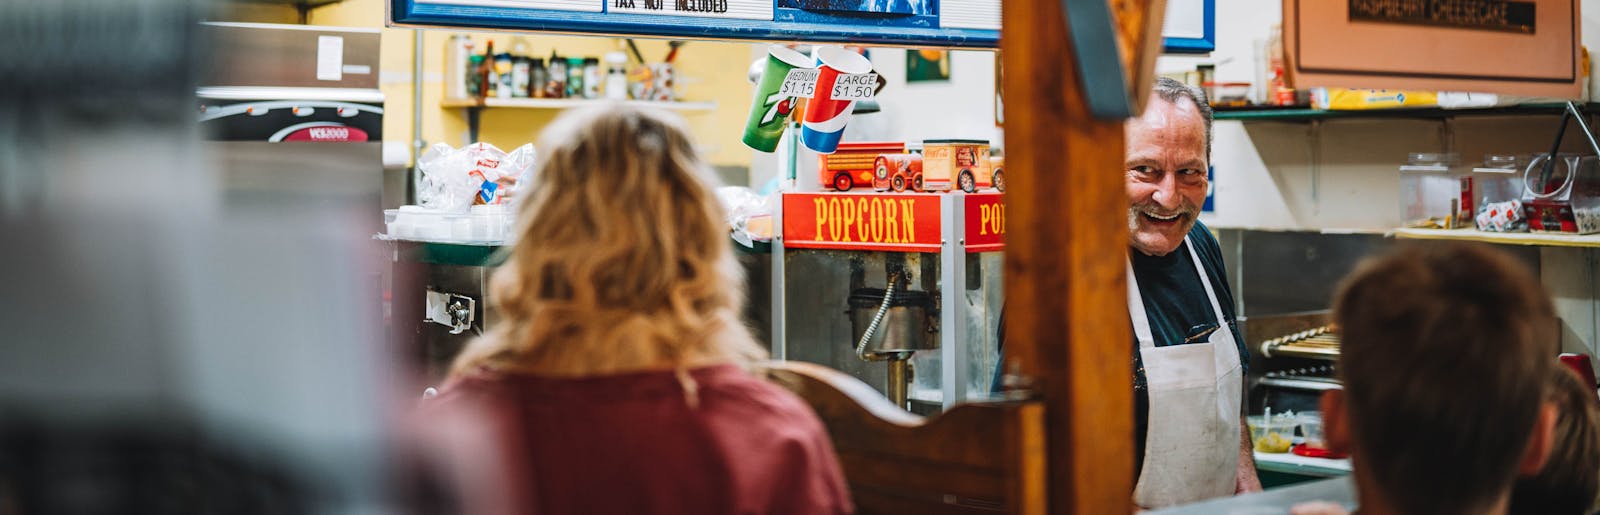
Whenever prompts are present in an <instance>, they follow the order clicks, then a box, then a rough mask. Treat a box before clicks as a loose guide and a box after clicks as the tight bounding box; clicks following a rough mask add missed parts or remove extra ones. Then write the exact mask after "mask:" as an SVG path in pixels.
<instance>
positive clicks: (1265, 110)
mask: <svg viewBox="0 0 1600 515" xmlns="http://www.w3.org/2000/svg"><path fill="white" fill-rule="evenodd" d="M1597 106H1600V104H1592V103H1591V104H1583V106H1582V108H1583V109H1584V110H1586V111H1593V110H1594V109H1595V108H1596V107H1597ZM1564 109H1566V104H1565V103H1560V102H1552V103H1538V104H1522V105H1515V106H1503V107H1487V108H1477V109H1440V108H1437V107H1429V108H1417V109H1368V110H1362V111H1331V110H1325V109H1310V108H1305V107H1294V108H1272V107H1252V108H1240V109H1228V108H1218V109H1216V111H1215V112H1214V116H1213V118H1214V119H1217V120H1241V121H1281V122H1299V121H1313V120H1327V119H1333V118H1425V119H1437V118H1452V117H1457V116H1506V115H1527V114H1548V115H1559V114H1561V112H1562V110H1564Z"/></svg>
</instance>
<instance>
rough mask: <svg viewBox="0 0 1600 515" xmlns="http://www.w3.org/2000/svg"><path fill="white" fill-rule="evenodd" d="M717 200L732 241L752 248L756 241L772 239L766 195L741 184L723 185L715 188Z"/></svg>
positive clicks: (770, 211)
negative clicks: (726, 220) (725, 219)
mask: <svg viewBox="0 0 1600 515" xmlns="http://www.w3.org/2000/svg"><path fill="white" fill-rule="evenodd" d="M717 200H719V201H721V202H722V209H723V211H724V212H725V213H727V218H728V227H729V228H730V229H731V230H732V236H733V239H734V241H737V242H739V243H740V244H741V245H744V246H745V247H751V248H753V247H755V242H756V241H770V240H772V208H771V207H768V204H767V197H764V196H761V195H757V194H756V192H755V191H754V190H751V189H750V188H746V187H743V186H724V187H721V188H717Z"/></svg>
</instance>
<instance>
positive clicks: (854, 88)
mask: <svg viewBox="0 0 1600 515" xmlns="http://www.w3.org/2000/svg"><path fill="white" fill-rule="evenodd" d="M877 89H878V74H876V73H847V74H840V75H839V77H838V78H837V79H834V81H833V94H832V95H831V96H832V97H833V99H834V100H871V99H872V94H873V93H874V92H876V91H877Z"/></svg>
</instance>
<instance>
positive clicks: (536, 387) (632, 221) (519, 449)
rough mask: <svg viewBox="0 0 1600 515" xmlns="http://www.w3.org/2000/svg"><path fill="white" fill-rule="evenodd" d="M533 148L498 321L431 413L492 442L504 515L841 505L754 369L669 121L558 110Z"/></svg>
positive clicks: (827, 449) (714, 228)
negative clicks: (466, 424)
mask: <svg viewBox="0 0 1600 515" xmlns="http://www.w3.org/2000/svg"><path fill="white" fill-rule="evenodd" d="M538 148H539V150H540V153H541V156H540V158H539V160H538V164H537V165H536V168H535V170H534V174H533V178H532V180H531V182H529V183H528V184H527V185H524V186H523V190H522V191H523V192H524V193H523V194H522V195H523V196H524V198H523V200H522V204H521V207H520V210H521V213H520V217H519V219H518V221H517V235H518V237H517V242H516V245H515V247H513V248H512V250H511V252H510V255H509V257H508V258H507V260H506V262H505V264H504V265H502V266H501V267H500V269H499V270H498V271H496V272H495V274H494V276H493V278H492V279H491V285H490V288H491V290H490V299H491V302H493V303H495V304H496V306H497V307H498V308H499V312H500V315H501V316H500V320H498V321H497V323H496V324H494V325H493V327H491V328H490V330H489V332H488V333H487V334H485V335H484V336H483V337H481V338H479V339H477V340H476V341H474V342H472V343H471V344H469V345H468V346H467V348H466V349H465V350H464V351H463V352H462V354H461V355H460V356H459V357H458V358H457V359H456V361H455V363H454V365H453V366H452V370H451V379H450V381H449V384H447V385H446V387H445V388H444V391H443V393H442V394H441V395H440V397H439V398H437V399H435V400H434V401H433V402H432V403H431V404H434V405H435V406H434V407H435V408H438V410H437V411H436V412H435V413H436V414H437V415H438V417H441V418H442V420H438V421H439V422H440V423H441V424H453V425H455V426H457V427H459V426H461V425H462V424H463V422H462V420H464V419H470V420H474V421H477V422H478V423H477V424H476V427H477V428H478V429H477V430H479V431H484V432H486V434H487V435H488V438H487V439H488V440H491V441H493V442H496V443H497V444H498V446H497V447H495V448H494V449H492V450H490V451H486V452H482V453H480V457H482V456H495V457H499V458H501V459H503V460H504V463H501V464H500V465H501V466H503V467H504V468H503V469H499V472H497V473H496V475H497V476H499V477H498V478H496V482H498V483H500V484H501V485H503V486H502V487H501V489H505V490H510V491H509V492H498V494H500V495H506V494H509V495H510V496H511V497H510V498H509V499H508V500H507V502H508V503H509V507H510V509H508V510H504V511H510V512H517V513H695V514H713V513H796V514H798V513H846V512H849V511H851V509H852V508H851V504H850V500H849V498H848V493H847V490H846V489H845V486H844V480H843V477H842V475H841V473H840V471H839V465H838V463H837V462H836V458H835V454H834V451H833V447H832V445H831V444H830V443H829V442H828V439H827V434H826V432H825V431H824V429H823V427H822V425H821V423H820V422H819V421H818V419H817V417H816V415H815V413H813V412H812V411H811V410H810V408H809V407H808V406H807V405H805V404H804V403H803V402H802V401H800V400H799V399H798V398H796V397H794V396H793V395H791V394H789V393H788V392H786V391H784V390H781V389H779V388H777V387H775V386H773V385H771V384H768V383H766V382H765V381H763V380H761V379H759V378H757V377H755V376H754V375H752V373H751V370H750V369H751V366H752V364H753V363H755V362H756V361H758V360H760V359H762V358H764V357H765V352H764V351H763V350H762V349H761V347H760V346H759V344H758V343H757V342H756V341H755V340H754V338H752V337H751V335H750V333H749V331H748V330H747V329H746V328H745V326H744V325H743V324H742V322H741V321H740V319H739V312H740V309H741V307H742V304H743V302H744V299H743V296H742V294H741V288H742V285H743V283H742V281H741V275H742V274H741V270H740V268H739V267H738V264H737V263H736V262H735V260H734V256H733V254H732V248H731V246H730V244H729V240H728V235H727V233H728V230H727V227H726V225H725V223H724V222H723V221H722V220H723V217H722V213H721V208H720V206H718V204H717V200H716V197H715V196H714V194H713V191H712V188H711V187H710V186H709V185H708V184H707V175H708V173H707V169H706V166H705V164H704V163H703V162H702V161H701V160H700V158H699V157H698V156H697V154H696V152H695V150H694V147H693V145H692V143H691V141H690V139H689V137H688V131H687V130H686V129H685V127H684V126H683V124H682V122H681V121H680V120H678V119H677V118H675V117H672V116H671V115H667V114H664V113H660V112H657V111H654V110H646V109H641V108H633V107H625V106H622V105H610V106H606V107H599V108H592V109H585V110H579V111H571V112H568V113H567V114H565V115H563V116H561V117H560V118H558V119H557V120H556V121H555V122H553V123H552V124H551V125H550V126H549V127H548V128H547V129H546V130H545V132H544V136H543V139H542V141H541V144H540V145H539V147H538ZM453 408H460V409H453ZM469 413H470V414H471V415H466V414H469ZM463 417H466V418H463ZM496 511H500V510H496Z"/></svg>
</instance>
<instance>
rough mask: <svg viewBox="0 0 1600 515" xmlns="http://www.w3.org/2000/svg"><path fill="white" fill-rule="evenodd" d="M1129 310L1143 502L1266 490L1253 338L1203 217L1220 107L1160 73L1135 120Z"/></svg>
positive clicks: (1130, 130)
mask: <svg viewBox="0 0 1600 515" xmlns="http://www.w3.org/2000/svg"><path fill="white" fill-rule="evenodd" d="M1126 133H1127V145H1128V147H1127V160H1126V162H1125V163H1124V164H1125V166H1124V169H1125V173H1126V174H1127V192H1128V201H1129V207H1128V242H1129V247H1130V248H1129V251H1128V312H1129V314H1130V317H1131V318H1132V322H1133V328H1134V336H1135V339H1136V340H1137V345H1136V349H1135V351H1134V396H1135V399H1134V403H1135V404H1134V416H1135V423H1134V429H1135V438H1136V439H1137V442H1136V445H1135V448H1136V449H1137V450H1138V454H1137V455H1138V457H1139V459H1140V463H1141V466H1140V467H1139V476H1138V483H1137V485H1136V486H1135V488H1134V502H1136V503H1137V504H1139V505H1140V506H1144V507H1149V508H1155V507H1163V506H1171V505H1175V504H1183V503H1189V502H1194V501H1199V500H1202V499H1207V498H1211V497H1220V496H1226V495H1231V494H1234V493H1240V492H1249V491H1256V490H1260V489H1261V486H1260V482H1259V481H1258V480H1257V478H1256V472H1255V461H1254V460H1253V459H1252V458H1251V447H1250V434H1249V432H1248V431H1246V430H1245V428H1244V424H1243V423H1242V422H1243V414H1244V411H1243V400H1244V391H1243V390H1244V362H1245V360H1246V356H1248V354H1247V353H1246V351H1245V350H1244V347H1243V343H1244V338H1243V336H1242V335H1240V334H1239V332H1238V331H1237V329H1236V327H1237V324H1236V323H1235V314H1234V308H1233V306H1234V304H1233V294H1232V292H1231V291H1229V289H1228V281H1227V278H1226V276H1225V275H1224V272H1223V267H1222V251H1221V249H1220V248H1219V247H1218V246H1217V240H1216V238H1214V237H1212V235H1211V232H1210V231H1209V230H1207V229H1206V227H1205V225H1204V224H1201V223H1200V221H1199V216H1200V206H1201V204H1203V203H1204V202H1205V197H1206V187H1207V180H1206V170H1207V167H1208V166H1209V164H1210V154H1211V106H1210V105H1209V104H1208V103H1207V102H1206V99H1205V95H1204V94H1203V93H1201V92H1200V91H1198V90H1196V89H1194V88H1190V87H1188V86H1185V85H1183V84H1182V83H1179V82H1177V81H1174V80H1172V79H1167V78H1162V79H1160V80H1158V81H1157V82H1156V85H1155V88H1154V89H1153V91H1152V92H1151V97H1150V100H1149V102H1148V103H1147V104H1146V106H1145V110H1144V114H1143V115H1141V116H1140V117H1138V118H1135V119H1132V120H1129V121H1128V124H1127V128H1126Z"/></svg>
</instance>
